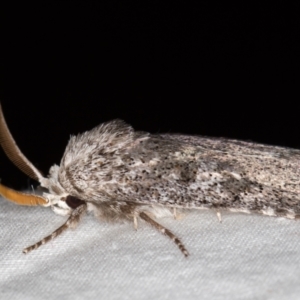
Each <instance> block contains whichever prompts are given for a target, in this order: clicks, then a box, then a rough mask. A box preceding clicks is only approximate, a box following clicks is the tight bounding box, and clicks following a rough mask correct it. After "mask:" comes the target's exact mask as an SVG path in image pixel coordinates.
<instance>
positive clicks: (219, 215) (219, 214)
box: [217, 210, 222, 223]
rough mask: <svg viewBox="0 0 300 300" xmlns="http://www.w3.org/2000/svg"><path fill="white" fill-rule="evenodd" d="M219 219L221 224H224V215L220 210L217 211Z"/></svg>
mask: <svg viewBox="0 0 300 300" xmlns="http://www.w3.org/2000/svg"><path fill="white" fill-rule="evenodd" d="M217 217H218V220H219V222H220V223H222V215H221V212H220V211H219V210H218V211H217Z"/></svg>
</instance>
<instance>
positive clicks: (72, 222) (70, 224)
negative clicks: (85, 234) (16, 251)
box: [23, 204, 87, 254]
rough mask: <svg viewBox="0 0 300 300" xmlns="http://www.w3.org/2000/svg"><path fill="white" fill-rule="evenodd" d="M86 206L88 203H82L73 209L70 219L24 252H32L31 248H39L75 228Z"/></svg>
mask: <svg viewBox="0 0 300 300" xmlns="http://www.w3.org/2000/svg"><path fill="white" fill-rule="evenodd" d="M86 208H87V207H86V204H82V205H80V206H78V207H76V208H75V209H74V210H73V211H72V213H71V215H70V217H69V218H68V220H67V221H66V222H65V223H64V224H63V225H62V226H60V227H59V228H57V229H56V230H55V231H54V232H52V233H51V234H50V235H48V236H46V237H45V238H43V239H42V240H41V241H39V242H37V243H35V244H34V245H32V246H29V247H27V248H25V249H24V250H23V253H25V254H26V253H28V252H30V251H31V250H34V249H37V248H39V247H40V246H41V245H44V244H46V243H48V242H49V241H51V240H53V239H54V238H56V237H57V236H58V235H60V234H62V233H63V232H64V231H65V230H67V229H68V228H75V227H76V226H77V224H78V223H79V221H80V219H81V217H82V216H83V214H84V213H85V211H86Z"/></svg>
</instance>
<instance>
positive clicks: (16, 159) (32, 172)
mask: <svg viewBox="0 0 300 300" xmlns="http://www.w3.org/2000/svg"><path fill="white" fill-rule="evenodd" d="M0 144H1V146H2V148H3V150H4V152H5V153H6V155H7V157H8V158H9V159H10V160H11V161H12V163H13V164H14V165H15V166H16V167H18V168H19V169H20V170H21V171H22V172H23V173H25V174H26V175H27V176H29V177H30V178H32V179H35V180H37V181H39V182H40V183H41V182H42V181H43V179H44V176H43V175H42V173H41V172H40V171H39V170H38V169H36V168H35V166H34V165H33V164H32V163H31V162H30V161H29V160H28V159H27V158H26V157H25V156H24V154H23V153H22V152H21V151H20V149H19V147H18V146H17V144H16V142H15V140H14V139H13V137H12V135H11V133H10V131H9V129H8V127H7V125H6V121H5V118H4V115H3V112H2V107H1V104H0Z"/></svg>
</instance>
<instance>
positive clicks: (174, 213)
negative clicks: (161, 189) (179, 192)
mask: <svg viewBox="0 0 300 300" xmlns="http://www.w3.org/2000/svg"><path fill="white" fill-rule="evenodd" d="M173 216H174V219H175V220H177V210H176V207H174V208H173Z"/></svg>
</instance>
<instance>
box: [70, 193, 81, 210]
mask: <svg viewBox="0 0 300 300" xmlns="http://www.w3.org/2000/svg"><path fill="white" fill-rule="evenodd" d="M66 203H67V204H68V206H69V207H71V208H73V209H75V208H77V207H78V206H79V205H81V204H84V203H85V201H82V200H80V199H78V198H76V197H73V196H70V195H69V196H68V197H67V198H66Z"/></svg>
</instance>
